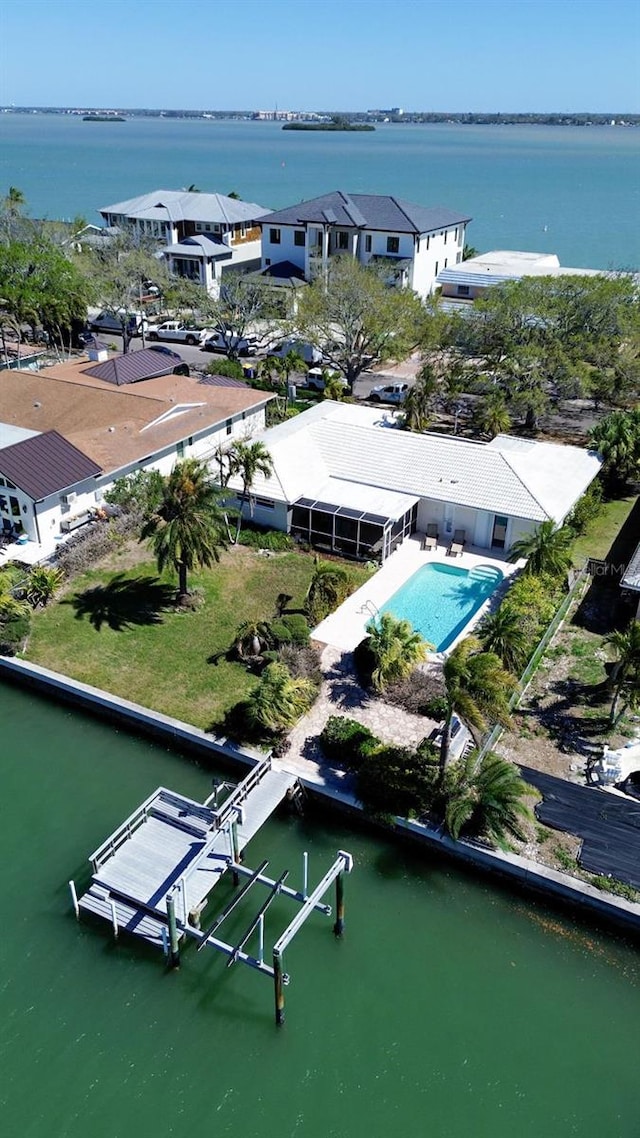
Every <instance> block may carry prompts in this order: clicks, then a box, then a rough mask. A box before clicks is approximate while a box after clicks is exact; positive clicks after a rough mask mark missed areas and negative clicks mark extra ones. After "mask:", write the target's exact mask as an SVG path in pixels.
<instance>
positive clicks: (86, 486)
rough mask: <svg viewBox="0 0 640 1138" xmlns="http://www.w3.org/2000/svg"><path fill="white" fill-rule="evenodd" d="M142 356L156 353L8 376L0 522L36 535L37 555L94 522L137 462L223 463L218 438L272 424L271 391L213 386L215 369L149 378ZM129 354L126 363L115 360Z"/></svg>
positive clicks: (2, 416) (2, 413)
mask: <svg viewBox="0 0 640 1138" xmlns="http://www.w3.org/2000/svg"><path fill="white" fill-rule="evenodd" d="M143 354H144V355H145V356H146V355H150V354H151V353H148V352H147V353H143V352H139V353H138V352H134V353H129V355H128V356H124V357H121V360H117V359H116V360H115V361H113V360H111V361H106V362H102V363H98V364H97V365H96V363H95V362H92V361H90V360H80V361H73V362H66V363H62V364H55V365H53V366H51V367H49V368H46V369H43V370H41V371H40V372H30V371H25V372H20V371H16V372H7V373H6V374H5V375H4V376H3V380H2V396H3V398H2V409H0V528H1V529H2V531H3V532H4V534H5V535H14V536H17V535H18V534H23V535H25V536H26V537H27V538H28V539H29V542H30V543H35V546H34V545H30V548H29V554H30V559H31V560H37V559H38V556H45V555H46V554H48V553H51V551H52V549H53V548H54V547H55V541H56V539H59V538H60V534H61V533H64V532H68V531H70V530H73V529H76V528H77V527H78V526H80V525H82V524H84V522H86V521H88V520H89V518H90V516H91V512H92V511H94V510H95V509H96V508H97V507H99V506H100V504H101V503H102V501H103V499H104V494H105V492H106V491H107V490H108V489H109V487H110V486H112V485H113V482H114V481H115V480H116V479H117V478H120V477H123V476H124V475H127V474H131V473H134V472H135V471H137V470H151V469H154V470H159V471H161V472H162V473H163V474H166V473H168V472H169V471H170V470H171V469H172V467H173V466H174V464H175V462H176V460H177V459H180V458H183V457H195V458H200V459H203V460H206V461H208V462H211V463H212V464H213V468H214V469H215V455H216V451H217V449H218V447H219V446H220V445H223V446H227V445H229V444H230V443H232V442H233V441H234V440H235V439H243V438H246V437H248V436H250V435H252V434H255V433H256V432H258V431H260V430H262V429H263V428H264V425H265V407H266V404H267V402H268V400H269V398H270V396H269V395H267V394H265V392H263V391H254V390H252V389H251V388H249V387H245V386H243V385H238V386H234V387H230V386H226V385H225V386H221V385H214V384H212V383H211V382H209V380H210V378H211V377H207V380H206V381H205V382H200V381H198V380H197V379H196V378H190V377H187V376H184V375H175V374H164V375H156V376H155V378H150V379H147V378H143V373H144V370H145V369H144V368H143V369H142V371H141V370H140V369H136V367H135V366H131V365H132V361H133V362H134V363H135V357H136V356H142V355H143ZM153 354H154V355H155V356H156V357H157V358H159V361H160V362H161V361H162V358H163V357H162V354H161V353H153ZM125 361H126V363H127V368H126V369H125V368H124V367H123V366H120V367H118V366H112V365H113V364H114V363H115V364H116V365H117V364H118V363H122V364H124V362H125ZM143 362H144V361H143Z"/></svg>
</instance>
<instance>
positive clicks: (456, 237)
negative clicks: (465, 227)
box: [455, 225, 458, 241]
mask: <svg viewBox="0 0 640 1138" xmlns="http://www.w3.org/2000/svg"><path fill="white" fill-rule="evenodd" d="M455 240H456V241H457V240H458V226H457V225H456V236H455Z"/></svg>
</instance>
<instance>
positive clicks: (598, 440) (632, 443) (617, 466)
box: [589, 411, 640, 483]
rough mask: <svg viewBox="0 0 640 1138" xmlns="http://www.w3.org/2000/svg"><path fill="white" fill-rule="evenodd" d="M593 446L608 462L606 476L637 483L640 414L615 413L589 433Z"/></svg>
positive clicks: (613, 479) (619, 480)
mask: <svg viewBox="0 0 640 1138" xmlns="http://www.w3.org/2000/svg"><path fill="white" fill-rule="evenodd" d="M589 440H590V442H591V444H592V445H593V446H594V447H595V448H596V449H597V450H598V451H599V452H600V454H601V455H602V457H603V459H604V470H605V473H606V474H607V475H608V476H609V477H610V478H611V479H612V481H615V482H623V483H624V482H633V481H634V480H635V479H636V478H637V476H638V461H639V459H640V430H639V424H638V416H637V413H634V412H628V411H612V412H611V414H610V415H606V416H605V418H604V419H602V420H601V421H600V422H599V423H597V424H596V426H595V427H593V429H592V430H591V431H590V433H589Z"/></svg>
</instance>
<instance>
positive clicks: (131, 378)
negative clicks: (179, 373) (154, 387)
mask: <svg viewBox="0 0 640 1138" xmlns="http://www.w3.org/2000/svg"><path fill="white" fill-rule="evenodd" d="M181 362H182V357H181V356H179V355H178V353H177V352H174V353H173V358H172V357H171V356H168V355H164V354H163V353H162V352H156V351H155V350H154V349H153V348H141V349H139V350H138V351H137V352H127V353H126V355H124V356H112V357H111V359H109V360H103V361H102V363H99V364H93V366H92V367H88V368H85V369H84V373H85V375H91V376H93V377H94V379H102V380H104V382H105V383H113V384H115V386H116V387H122V386H124V385H126V384H127V383H138V382H139V381H140V380H143V379H153V378H154V377H155V376H157V375H170V374H171V373H172V372H173V369H174V368H175V367H176V366H178V365H179V364H180V363H181Z"/></svg>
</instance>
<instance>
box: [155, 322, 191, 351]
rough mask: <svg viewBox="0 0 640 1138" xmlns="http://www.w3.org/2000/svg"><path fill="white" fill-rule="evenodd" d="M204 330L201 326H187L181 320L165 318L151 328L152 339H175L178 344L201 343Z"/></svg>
mask: <svg viewBox="0 0 640 1138" xmlns="http://www.w3.org/2000/svg"><path fill="white" fill-rule="evenodd" d="M202 338H203V332H202V331H201V329H200V328H187V327H186V326H185V325H184V324H183V323H182V321H180V320H164V321H163V322H162V324H154V325H153V327H152V328H150V329H149V339H150V340H174V341H175V342H176V343H178V344H192V345H193V344H200V343H202Z"/></svg>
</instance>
